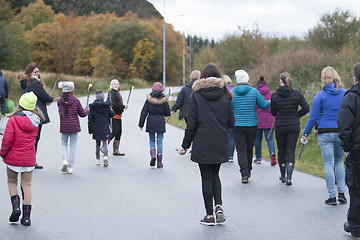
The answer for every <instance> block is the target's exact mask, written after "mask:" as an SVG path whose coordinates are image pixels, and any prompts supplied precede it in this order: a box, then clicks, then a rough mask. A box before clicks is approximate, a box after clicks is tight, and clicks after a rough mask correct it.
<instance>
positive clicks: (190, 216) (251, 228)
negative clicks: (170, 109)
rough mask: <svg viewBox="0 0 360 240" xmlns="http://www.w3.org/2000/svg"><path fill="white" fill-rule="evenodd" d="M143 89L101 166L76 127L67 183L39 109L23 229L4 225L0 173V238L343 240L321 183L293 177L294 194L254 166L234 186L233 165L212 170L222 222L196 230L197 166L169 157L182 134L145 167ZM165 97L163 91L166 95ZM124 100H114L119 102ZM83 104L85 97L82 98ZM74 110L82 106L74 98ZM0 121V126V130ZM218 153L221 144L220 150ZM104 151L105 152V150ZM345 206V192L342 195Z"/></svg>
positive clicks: (170, 138) (172, 135)
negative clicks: (159, 163) (158, 161)
mask: <svg viewBox="0 0 360 240" xmlns="http://www.w3.org/2000/svg"><path fill="white" fill-rule="evenodd" d="M148 92H149V90H135V91H134V92H133V94H132V96H131V100H130V106H129V108H128V110H126V111H125V112H124V114H123V135H122V139H121V144H120V149H121V151H122V152H125V153H126V155H125V156H124V157H118V156H112V155H110V157H109V167H108V168H104V167H103V166H97V165H95V141H94V140H93V139H92V136H91V135H89V134H88V132H87V118H85V119H81V127H82V132H81V133H80V134H79V137H78V143H77V153H76V158H75V163H74V168H73V174H72V175H68V174H62V173H61V171H60V169H61V166H62V159H61V142H60V136H61V135H60V133H59V120H58V113H57V105H56V104H52V105H51V106H50V107H48V110H49V115H50V118H51V123H49V124H47V125H44V126H43V131H42V136H41V140H40V143H39V147H38V155H37V158H38V162H39V163H40V164H42V165H44V169H43V170H35V172H34V175H33V182H32V205H33V210H32V214H31V220H32V225H31V226H30V227H24V226H22V225H21V224H20V223H17V224H10V223H9V221H8V218H9V215H10V213H11V204H10V197H9V194H8V188H7V179H6V170H5V166H4V165H3V167H2V170H1V171H0V181H1V184H0V192H1V194H0V213H1V214H0V239H2V240H3V239H146V240H151V239H157V240H159V239H164V240H167V239H172V240H174V239H186V240H187V239H204V240H205V239H206V240H209V239H261V240H262V239H277V240H282V239H317V240H318V239H334V240H338V239H352V237H351V236H350V235H349V234H347V233H345V232H344V231H343V223H344V222H345V220H346V212H347V209H348V204H345V205H337V206H328V205H325V204H324V200H325V199H326V198H327V190H326V185H325V181H324V180H323V179H321V178H319V177H315V176H311V175H309V174H305V173H302V172H299V171H295V172H294V175H293V185H292V186H290V187H289V186H286V185H284V184H282V183H281V182H280V181H279V180H278V177H279V169H278V166H276V167H271V166H270V164H269V162H267V161H263V162H262V164H261V165H254V169H253V172H252V177H251V178H250V182H249V184H242V183H241V181H240V180H241V177H240V173H239V167H238V165H237V162H236V159H235V162H233V163H226V164H223V165H222V167H221V170H220V176H221V180H222V189H223V207H224V211H225V215H226V217H227V221H226V222H225V224H223V225H217V226H215V227H209V226H203V225H200V224H199V220H200V219H201V218H202V217H203V216H204V215H205V209H204V205H203V200H202V194H201V182H200V181H201V180H200V173H199V170H198V166H197V165H196V164H195V163H193V162H191V161H190V155H189V154H186V155H184V156H180V155H178V153H177V152H176V151H175V148H177V147H179V146H180V144H181V141H182V137H183V130H182V129H179V128H176V127H173V126H171V125H167V132H166V134H165V138H164V168H163V169H157V168H150V166H149V161H150V155H149V145H148V134H147V133H145V132H144V131H140V130H139V128H138V127H137V124H138V120H139V115H140V111H141V108H142V105H143V103H144V101H145V96H146V94H147V93H148ZM166 92H167V90H166ZM127 94H128V91H124V92H122V96H123V98H124V99H126V98H127ZM90 99H91V101H92V100H93V99H94V96H91V98H90ZM81 101H82V103H83V106H84V105H85V98H82V99H81ZM5 124H6V119H3V120H1V121H0V131H3V130H4V129H5ZM219 144H221V143H219ZM110 151H112V146H110ZM346 196H347V198H348V193H346Z"/></svg>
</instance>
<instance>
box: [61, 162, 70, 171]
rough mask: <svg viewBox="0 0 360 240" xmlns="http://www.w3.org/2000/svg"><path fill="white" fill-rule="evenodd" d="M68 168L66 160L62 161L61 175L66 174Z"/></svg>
mask: <svg viewBox="0 0 360 240" xmlns="http://www.w3.org/2000/svg"><path fill="white" fill-rule="evenodd" d="M68 166H69V162H68V160H64V161H63V166H62V168H61V171H62V172H63V173H66V171H67V168H68Z"/></svg>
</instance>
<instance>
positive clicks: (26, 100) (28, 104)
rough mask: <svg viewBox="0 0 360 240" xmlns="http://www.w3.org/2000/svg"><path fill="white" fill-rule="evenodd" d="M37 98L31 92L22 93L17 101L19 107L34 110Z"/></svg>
mask: <svg viewBox="0 0 360 240" xmlns="http://www.w3.org/2000/svg"><path fill="white" fill-rule="evenodd" d="M36 101H37V96H36V95H35V94H34V93H33V92H28V93H24V94H23V95H22V96H21V97H20V99H19V105H20V107H22V108H24V109H26V110H30V111H32V110H34V109H35V106H36Z"/></svg>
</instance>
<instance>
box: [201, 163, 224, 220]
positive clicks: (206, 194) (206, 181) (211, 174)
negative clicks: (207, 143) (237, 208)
mask: <svg viewBox="0 0 360 240" xmlns="http://www.w3.org/2000/svg"><path fill="white" fill-rule="evenodd" d="M220 165H221V164H201V163H199V169H200V173H201V181H202V193H203V198H204V204H205V209H206V214H207V215H213V206H214V205H213V198H214V201H215V205H222V199H221V181H220V177H219V170H220Z"/></svg>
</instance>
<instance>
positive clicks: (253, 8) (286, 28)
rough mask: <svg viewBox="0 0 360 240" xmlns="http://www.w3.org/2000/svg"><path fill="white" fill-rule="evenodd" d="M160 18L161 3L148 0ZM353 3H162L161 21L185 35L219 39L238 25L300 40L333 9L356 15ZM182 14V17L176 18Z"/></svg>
mask: <svg viewBox="0 0 360 240" xmlns="http://www.w3.org/2000/svg"><path fill="white" fill-rule="evenodd" d="M148 1H149V2H150V3H152V4H153V5H154V7H155V8H156V9H157V10H158V11H159V12H160V13H161V14H162V15H163V14H164V0H148ZM356 2H357V1H356V0H341V1H338V0H336V1H334V0H301V1H300V0H271V1H270V0H268V1H266V0H222V1H219V0H165V20H166V22H167V23H171V24H172V25H173V26H174V28H175V30H177V31H181V32H182V31H185V34H186V35H187V34H191V35H200V36H202V37H208V38H210V39H211V38H214V39H215V40H220V39H223V38H224V36H225V34H233V33H234V32H236V31H237V29H238V26H239V27H241V28H246V29H248V30H253V29H255V24H257V26H258V27H259V29H260V31H261V32H264V33H267V34H270V35H276V36H279V37H281V36H291V35H296V36H299V37H303V36H304V35H305V34H306V33H307V31H308V30H310V29H312V28H313V27H314V26H315V25H316V24H317V23H318V22H319V20H320V17H321V15H322V14H324V13H327V12H330V13H331V12H333V11H334V10H335V9H336V8H340V9H341V10H343V11H345V10H350V11H351V12H352V13H354V14H355V15H357V16H360V4H357V3H356ZM179 15H184V17H182V16H179Z"/></svg>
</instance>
